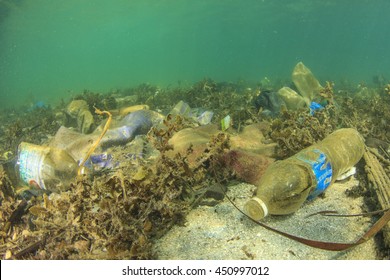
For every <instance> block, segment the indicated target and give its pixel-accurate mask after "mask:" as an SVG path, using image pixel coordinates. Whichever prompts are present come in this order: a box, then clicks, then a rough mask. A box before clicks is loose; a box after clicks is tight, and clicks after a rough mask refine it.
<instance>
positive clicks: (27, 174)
mask: <svg viewBox="0 0 390 280" xmlns="http://www.w3.org/2000/svg"><path fill="white" fill-rule="evenodd" d="M45 155H46V151H45V149H44V148H43V147H41V146H38V145H33V144H29V143H25V142H22V143H20V145H19V156H18V162H17V165H18V171H19V178H20V180H21V181H22V182H23V183H25V184H28V185H29V186H32V187H38V188H41V189H45V184H44V182H43V180H42V179H41V176H40V170H41V166H42V162H43V159H44V157H45Z"/></svg>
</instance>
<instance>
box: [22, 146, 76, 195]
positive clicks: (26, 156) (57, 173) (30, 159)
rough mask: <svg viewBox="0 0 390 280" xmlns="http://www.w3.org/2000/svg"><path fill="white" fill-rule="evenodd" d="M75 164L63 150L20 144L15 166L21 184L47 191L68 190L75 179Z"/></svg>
mask: <svg viewBox="0 0 390 280" xmlns="http://www.w3.org/2000/svg"><path fill="white" fill-rule="evenodd" d="M77 169H78V164H77V162H76V161H75V160H74V159H73V158H72V157H71V156H70V155H69V154H68V153H67V152H66V151H64V150H62V149H58V148H54V147H46V146H38V145H34V144H30V143H26V142H22V143H20V145H19V148H18V158H17V162H16V165H15V171H16V172H15V173H16V176H17V179H18V180H19V181H21V183H22V184H26V185H29V186H32V187H37V188H41V189H44V190H48V191H63V190H66V189H67V188H69V186H70V183H71V181H72V180H73V179H74V178H75V177H76V174H77Z"/></svg>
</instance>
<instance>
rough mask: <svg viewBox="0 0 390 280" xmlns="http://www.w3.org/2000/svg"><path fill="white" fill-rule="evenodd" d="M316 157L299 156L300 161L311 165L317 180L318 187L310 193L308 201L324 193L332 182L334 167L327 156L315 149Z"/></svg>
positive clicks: (303, 154)
mask: <svg viewBox="0 0 390 280" xmlns="http://www.w3.org/2000/svg"><path fill="white" fill-rule="evenodd" d="M310 152H314V154H315V157H313V156H312V155H308V154H307V153H302V154H299V155H298V157H297V158H298V159H299V160H301V161H303V162H305V163H307V164H309V165H310V167H311V170H312V172H313V174H314V177H315V179H316V183H317V185H316V187H315V188H314V189H313V190H312V192H311V193H310V195H309V197H308V199H309V200H311V199H313V198H315V197H317V196H318V195H319V194H321V193H323V192H324V191H325V190H326V188H327V187H329V185H330V183H331V182H332V174H333V170H332V166H331V164H330V162H329V161H328V160H327V158H326V155H325V154H324V153H323V152H321V151H320V150H318V149H313V150H311V151H310Z"/></svg>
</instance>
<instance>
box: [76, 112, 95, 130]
mask: <svg viewBox="0 0 390 280" xmlns="http://www.w3.org/2000/svg"><path fill="white" fill-rule="evenodd" d="M93 124H94V119H93V116H92V114H91V112H90V111H88V110H84V111H81V112H80V114H79V115H78V117H77V129H78V131H80V132H81V133H84V134H87V133H89V132H90V131H91V128H92V125H93Z"/></svg>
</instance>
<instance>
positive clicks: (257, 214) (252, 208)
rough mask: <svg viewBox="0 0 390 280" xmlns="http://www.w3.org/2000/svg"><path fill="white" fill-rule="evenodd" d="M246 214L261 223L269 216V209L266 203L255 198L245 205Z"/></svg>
mask: <svg viewBox="0 0 390 280" xmlns="http://www.w3.org/2000/svg"><path fill="white" fill-rule="evenodd" d="M244 212H245V213H246V214H247V215H248V216H249V217H251V218H252V219H253V220H256V221H259V220H261V219H263V218H264V217H266V216H267V215H268V208H267V205H265V203H264V201H262V200H261V199H260V198H258V197H256V196H255V197H253V198H251V199H250V200H249V201H248V202H247V203H246V204H245V206H244Z"/></svg>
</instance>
